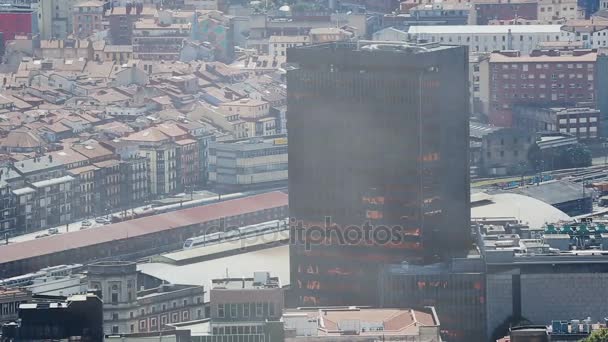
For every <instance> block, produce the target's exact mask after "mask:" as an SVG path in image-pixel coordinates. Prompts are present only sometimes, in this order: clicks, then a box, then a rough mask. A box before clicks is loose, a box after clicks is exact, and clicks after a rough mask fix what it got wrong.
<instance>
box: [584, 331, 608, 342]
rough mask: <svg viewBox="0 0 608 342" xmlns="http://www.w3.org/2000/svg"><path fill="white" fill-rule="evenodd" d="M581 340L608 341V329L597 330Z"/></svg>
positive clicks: (585, 341) (590, 341) (587, 341)
mask: <svg viewBox="0 0 608 342" xmlns="http://www.w3.org/2000/svg"><path fill="white" fill-rule="evenodd" d="M581 342H608V329H600V330H596V331H594V332H592V333H591V334H590V335H589V336H587V338H585V339H582V340H581Z"/></svg>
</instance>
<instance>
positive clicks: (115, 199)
mask: <svg viewBox="0 0 608 342" xmlns="http://www.w3.org/2000/svg"><path fill="white" fill-rule="evenodd" d="M93 166H95V167H96V168H97V170H96V172H95V173H96V174H95V178H96V179H97V182H98V186H97V191H96V192H95V196H96V197H97V198H98V200H97V204H98V205H97V206H96V208H95V209H96V210H97V214H98V215H100V214H106V215H108V214H109V213H111V212H112V211H113V210H116V209H118V208H120V207H121V191H120V187H121V184H122V183H121V181H122V177H121V174H120V161H118V160H115V159H110V160H106V161H102V162H97V163H94V164H93Z"/></svg>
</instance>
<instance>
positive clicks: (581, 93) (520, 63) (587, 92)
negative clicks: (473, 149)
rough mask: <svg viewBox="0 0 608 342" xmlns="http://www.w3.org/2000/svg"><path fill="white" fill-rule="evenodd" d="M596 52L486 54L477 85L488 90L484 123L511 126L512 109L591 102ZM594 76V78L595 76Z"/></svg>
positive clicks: (594, 99)
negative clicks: (486, 117) (486, 118)
mask: <svg viewBox="0 0 608 342" xmlns="http://www.w3.org/2000/svg"><path fill="white" fill-rule="evenodd" d="M596 61H597V52H595V51H594V50H574V51H555V50H548V51H544V50H535V51H532V52H531V53H530V55H523V54H520V53H519V52H517V51H502V52H495V53H492V54H490V58H489V59H487V60H486V61H484V62H483V66H482V68H483V71H482V73H483V74H484V76H483V77H482V79H481V82H482V83H481V84H480V86H481V87H482V88H484V89H489V92H488V96H489V97H488V98H486V99H482V101H483V102H485V103H488V105H487V107H488V114H487V115H488V121H489V122H490V123H491V124H494V125H497V126H502V127H510V126H512V125H513V107H514V106H515V105H528V106H539V105H540V106H555V107H557V106H572V105H574V104H575V103H577V102H589V103H595V101H596V96H595V94H596V89H597V88H596V82H598V81H597V80H598V77H600V79H601V78H602V75H597V74H596V69H595V64H596ZM596 75H597V76H596Z"/></svg>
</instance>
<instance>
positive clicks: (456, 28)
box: [407, 25, 568, 54]
mask: <svg viewBox="0 0 608 342" xmlns="http://www.w3.org/2000/svg"><path fill="white" fill-rule="evenodd" d="M407 33H408V37H409V40H411V41H420V40H425V41H429V42H439V43H443V44H455V45H465V46H468V47H469V51H470V52H492V51H496V50H519V51H521V52H522V54H527V53H529V52H530V51H532V50H534V49H536V48H537V46H538V44H539V43H540V42H546V41H560V40H562V31H561V25H446V26H441V25H429V26H422V25H420V26H410V27H409V29H408V31H407ZM565 40H568V39H565Z"/></svg>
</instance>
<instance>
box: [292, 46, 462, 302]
mask: <svg viewBox="0 0 608 342" xmlns="http://www.w3.org/2000/svg"><path fill="white" fill-rule="evenodd" d="M287 61H288V62H290V63H298V64H299V68H298V69H295V70H293V71H289V72H288V74H287V81H288V100H287V101H288V104H287V105H288V120H287V125H288V130H289V132H290V136H289V139H290V141H289V209H290V215H289V216H290V217H291V218H292V219H293V220H296V223H297V224H294V227H292V228H296V227H295V226H297V225H301V226H302V228H303V229H298V230H299V232H300V233H302V230H306V229H307V228H309V227H312V226H314V225H319V226H321V227H327V228H325V229H323V228H322V230H321V231H324V232H325V233H326V234H331V235H335V234H338V231H341V229H345V230H346V229H347V228H346V227H347V226H353V227H348V229H350V230H353V229H359V228H357V227H360V228H361V229H363V230H365V229H368V233H367V234H364V235H368V236H367V237H366V238H365V239H363V238H362V236H361V235H358V236H359V238H357V239H356V240H355V241H354V242H349V243H345V242H346V240H344V241H343V242H344V243H340V239H335V238H334V239H333V242H331V241H330V240H326V241H325V242H323V243H313V244H311V245H310V246H308V242H306V243H305V242H304V240H305V239H303V238H302V239H296V240H297V242H296V243H295V245H292V246H291V253H290V254H291V255H290V257H291V260H290V262H291V270H292V272H291V274H292V279H291V284H292V288H293V293H292V299H294V300H295V303H293V302H292V303H290V305H308V306H317V305H370V304H372V303H374V302H375V301H376V298H375V293H376V290H375V281H374V280H373V279H376V273H377V270H378V264H382V263H398V262H401V261H403V260H404V259H408V260H416V261H425V260H426V259H434V258H435V256H437V255H438V254H443V253H447V254H449V253H450V252H451V251H459V250H462V249H467V248H468V243H469V211H470V209H469V166H468V145H469V142H468V107H469V106H468V104H469V97H468V86H467V84H466V82H467V77H468V70H467V69H468V56H467V52H466V48H464V47H453V46H452V47H448V46H439V45H437V44H427V45H400V44H397V45H388V44H382V43H381V42H374V43H373V44H363V45H361V44H359V45H357V44H352V43H331V44H323V45H313V46H304V47H297V48H293V49H290V50H288V53H287ZM448 66H449V67H448ZM397 71H398V72H397ZM425 132H432V134H424V133H425ZM448 203H449V205H448ZM327 221H331V222H327ZM370 226H371V228H372V229H371V230H369V229H370V228H369V227H370ZM382 226H385V227H382ZM386 226H388V227H392V226H398V228H402V230H401V232H399V233H397V232H396V233H395V234H394V236H391V238H394V240H392V241H391V242H390V243H389V242H388V240H385V239H384V238H385V237H386V235H388V233H387V234H384V233H382V236H380V232H382V231H383V230H384V232H386V230H385V229H386ZM374 227H377V228H378V229H377V230H376V229H375V228H374ZM371 231H373V234H371ZM292 233H294V234H296V233H297V232H292ZM355 233H356V232H355ZM359 233H361V234H363V233H362V232H361V231H359ZM298 234H299V233H298ZM372 235H375V236H372ZM300 236H302V234H300ZM326 237H327V236H326ZM372 238H373V239H372ZM349 241H352V240H349Z"/></svg>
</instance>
